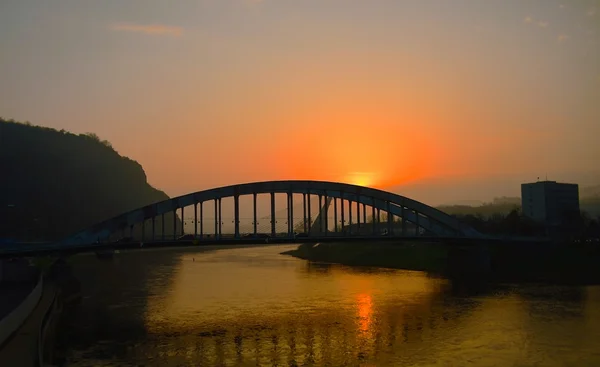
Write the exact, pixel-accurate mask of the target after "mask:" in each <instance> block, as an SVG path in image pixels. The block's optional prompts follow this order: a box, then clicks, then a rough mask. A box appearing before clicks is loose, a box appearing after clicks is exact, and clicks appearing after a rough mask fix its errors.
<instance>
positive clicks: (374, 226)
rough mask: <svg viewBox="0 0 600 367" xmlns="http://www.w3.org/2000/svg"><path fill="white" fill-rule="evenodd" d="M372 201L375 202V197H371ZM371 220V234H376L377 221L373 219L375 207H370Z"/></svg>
mask: <svg viewBox="0 0 600 367" xmlns="http://www.w3.org/2000/svg"><path fill="white" fill-rule="evenodd" d="M373 203H375V198H373ZM371 220H372V221H373V236H375V234H377V221H376V220H375V207H374V206H372V207H371Z"/></svg>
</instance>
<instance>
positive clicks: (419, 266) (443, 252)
mask: <svg viewBox="0 0 600 367" xmlns="http://www.w3.org/2000/svg"><path fill="white" fill-rule="evenodd" d="M282 255H289V256H293V257H296V258H300V259H304V260H309V261H311V262H322V263H336V264H342V265H348V266H368V267H380V268H390V269H403V270H414V271H423V272H426V273H429V274H431V275H434V276H444V277H449V278H452V279H457V278H461V279H465V280H469V279H473V280H475V279H477V280H487V281H492V282H543V283H555V284H579V285H591V284H600V266H599V264H600V246H597V244H585V243H584V244H562V243H556V244H552V243H546V244H531V245H530V244H522V243H521V244H514V243H500V244H489V243H481V244H477V245H474V246H457V245H448V244H444V243H439V242H436V243H434V242H431V243H414V242H413V243H411V242H409V241H401V240H399V241H398V242H377V241H375V242H371V243H343V242H334V243H319V244H301V245H299V246H298V248H297V249H295V250H291V251H286V252H283V253H282Z"/></svg>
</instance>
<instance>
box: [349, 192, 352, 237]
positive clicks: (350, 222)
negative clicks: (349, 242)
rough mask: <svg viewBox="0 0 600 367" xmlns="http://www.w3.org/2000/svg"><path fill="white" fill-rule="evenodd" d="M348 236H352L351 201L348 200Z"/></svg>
mask: <svg viewBox="0 0 600 367" xmlns="http://www.w3.org/2000/svg"><path fill="white" fill-rule="evenodd" d="M348 234H352V201H351V200H348Z"/></svg>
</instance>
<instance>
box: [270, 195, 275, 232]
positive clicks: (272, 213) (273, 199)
mask: <svg viewBox="0 0 600 367" xmlns="http://www.w3.org/2000/svg"><path fill="white" fill-rule="evenodd" d="M270 194H271V236H273V237H275V193H274V192H271V193H270Z"/></svg>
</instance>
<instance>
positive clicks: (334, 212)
mask: <svg viewBox="0 0 600 367" xmlns="http://www.w3.org/2000/svg"><path fill="white" fill-rule="evenodd" d="M337 214H338V209H337V198H333V233H337V231H338V221H337V216H338V215H337Z"/></svg>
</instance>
